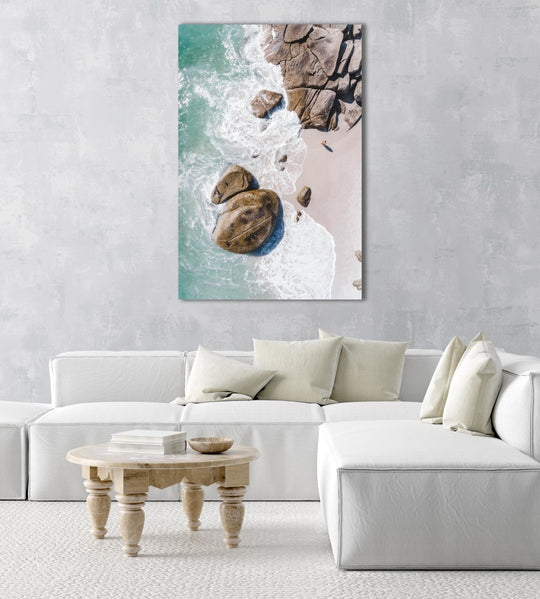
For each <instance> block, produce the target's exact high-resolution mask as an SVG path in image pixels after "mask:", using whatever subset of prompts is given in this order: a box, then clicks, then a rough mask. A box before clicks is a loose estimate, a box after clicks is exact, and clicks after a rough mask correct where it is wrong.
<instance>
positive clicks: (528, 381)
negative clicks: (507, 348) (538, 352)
mask: <svg viewBox="0 0 540 599" xmlns="http://www.w3.org/2000/svg"><path fill="white" fill-rule="evenodd" d="M499 357H500V359H501V363H502V366H503V377H502V385H501V390H500V391H499V396H498V398H497V401H496V403H495V407H494V408H493V414H492V416H491V419H492V422H493V429H494V430H495V432H496V434H497V435H498V436H499V437H500V438H501V439H502V440H503V441H505V442H506V443H508V444H509V445H512V446H513V447H515V448H517V449H519V450H520V451H522V452H523V453H526V454H527V455H529V456H531V457H532V458H534V459H535V460H537V461H540V358H535V357H533V356H520V355H517V354H510V353H504V352H499Z"/></svg>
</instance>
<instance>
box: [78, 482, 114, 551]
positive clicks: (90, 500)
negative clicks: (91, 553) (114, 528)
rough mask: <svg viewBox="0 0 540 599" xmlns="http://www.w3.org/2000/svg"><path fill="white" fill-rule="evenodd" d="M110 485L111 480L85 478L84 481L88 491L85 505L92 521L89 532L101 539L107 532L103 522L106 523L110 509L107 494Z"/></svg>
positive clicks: (109, 499)
mask: <svg viewBox="0 0 540 599" xmlns="http://www.w3.org/2000/svg"><path fill="white" fill-rule="evenodd" d="M111 485H112V481H110V480H103V481H102V480H99V479H87V480H85V481H84V486H85V487H86V492H87V493H88V497H87V498H86V507H87V509H88V514H89V516H90V522H91V523H92V531H91V532H92V536H93V537H94V538H96V539H103V537H104V536H105V535H106V534H107V529H106V528H105V524H107V518H108V517H109V511H110V509H111V498H110V496H109V490H110V488H111Z"/></svg>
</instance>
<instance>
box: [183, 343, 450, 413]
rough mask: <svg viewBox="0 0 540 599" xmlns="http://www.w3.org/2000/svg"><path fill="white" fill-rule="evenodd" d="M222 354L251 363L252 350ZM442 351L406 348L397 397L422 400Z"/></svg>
mask: <svg viewBox="0 0 540 599" xmlns="http://www.w3.org/2000/svg"><path fill="white" fill-rule="evenodd" d="M217 353H219V354H220V355H222V356H229V357H231V358H234V359H235V360H240V361H242V362H246V364H253V352H252V351H231V350H230V351H217ZM441 355H442V352H441V351H440V350H439V349H408V350H407V351H406V352H405V362H404V367H403V378H402V381H401V390H400V392H399V399H401V400H403V401H413V402H419V401H422V398H423V397H424V394H425V392H426V389H427V386H428V384H429V381H430V379H431V377H432V375H433V372H434V371H435V368H436V367H437V364H438V363H439V360H440V357H441ZM196 356H197V352H189V353H188V354H187V355H186V380H189V375H190V371H191V368H192V366H193V362H194V361H195V357H196Z"/></svg>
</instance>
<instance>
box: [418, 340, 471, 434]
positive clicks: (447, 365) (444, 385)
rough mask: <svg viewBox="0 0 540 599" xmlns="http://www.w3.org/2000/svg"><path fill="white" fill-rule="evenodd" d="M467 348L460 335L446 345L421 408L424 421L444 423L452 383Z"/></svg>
mask: <svg viewBox="0 0 540 599" xmlns="http://www.w3.org/2000/svg"><path fill="white" fill-rule="evenodd" d="M466 348H467V346H466V345H465V344H464V343H463V341H461V339H460V338H459V337H454V338H453V339H452V340H451V341H450V343H449V344H448V345H447V346H446V349H445V350H444V352H443V355H442V356H441V359H440V360H439V363H438V364H437V368H435V372H434V373H433V376H432V377H431V381H430V382H429V386H428V388H427V391H426V394H425V395H424V401H423V402H422V407H421V409H420V420H422V422H429V423H431V424H441V423H442V417H443V412H444V405H445V404H446V398H447V397H448V391H449V389H450V383H451V382H452V377H453V376H454V372H455V371H456V368H457V365H458V364H459V361H460V360H461V357H462V356H463V354H464V352H465V349H466Z"/></svg>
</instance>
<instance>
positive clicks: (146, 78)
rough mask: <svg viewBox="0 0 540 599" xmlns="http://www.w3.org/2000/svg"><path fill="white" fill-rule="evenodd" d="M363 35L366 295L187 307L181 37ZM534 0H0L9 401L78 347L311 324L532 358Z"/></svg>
mask: <svg viewBox="0 0 540 599" xmlns="http://www.w3.org/2000/svg"><path fill="white" fill-rule="evenodd" d="M190 21H192V22H204V21H215V22H265V21H266V22H295V21H300V22H301V21H304V22H308V21H309V22H339V21H343V22H361V23H364V24H365V25H366V38H365V78H366V83H365V104H366V109H365V116H366V120H365V137H364V153H365V164H364V172H365V187H364V201H365V208H364V210H365V212H364V215H365V216H364V228H365V243H364V253H365V296H366V299H365V300H364V301H361V302H294V301H292V302H291V301H290V302H285V301H282V302H191V303H190V302H180V301H179V300H178V299H177V281H176V278H177V264H176V235H177V233H176V173H177V158H176V154H177V134H176V130H177V122H176V119H177V112H176V110H177V83H176V71H177V57H176V54H177V49H176V44H177V25H178V23H180V22H190ZM539 107H540V0H530V1H529V2H527V3H525V2H519V1H511V0H499V1H497V2H493V0H485V1H476V2H474V1H471V0H439V1H435V0H411V1H405V0H359V1H352V0H349V1H345V0H343V1H339V0H332V1H321V0H319V1H316V0H296V1H295V2H291V1H290V0H274V1H273V2H269V3H261V2H255V1H242V0H215V1H212V0H200V1H195V0H185V1H177V2H172V1H171V2H167V1H166V0H130V1H129V2H126V1H125V0H108V1H106V0H102V1H97V0H47V2H44V1H42V0H13V1H10V0H7V1H6V0H4V1H3V2H1V3H0V189H1V191H2V194H1V200H2V207H1V211H0V253H1V254H0V255H1V262H0V354H1V355H0V398H1V399H13V400H20V401H48V399H49V393H48V371H47V364H48V359H49V357H50V356H51V355H53V354H55V353H58V352H61V351H65V350H70V349H105V348H109V349H120V348H126V349H143V348H147V349H155V348H164V349H165V348H166V349H170V348H179V349H193V348H196V346H197V344H198V343H199V342H200V343H203V344H205V345H207V346H208V347H210V348H218V347H219V348H224V347H230V348H238V349H243V348H249V347H250V346H251V337H252V336H260V337H267V338H283V339H292V338H310V337H313V336H315V335H316V333H317V327H318V326H319V325H320V326H321V327H324V328H325V329H328V330H330V331H335V332H338V333H345V334H349V335H358V336H364V337H367V338H378V339H392V340H402V339H410V340H411V345H412V346H413V347H441V346H443V345H444V344H445V343H446V342H447V341H448V339H449V338H450V337H452V336H453V335H455V334H460V335H463V336H464V337H465V338H469V337H471V336H472V335H473V334H474V333H476V331H477V330H479V329H483V330H484V332H485V333H486V334H487V335H489V336H490V337H491V338H492V339H493V340H494V341H495V343H496V344H497V345H498V346H504V347H505V348H506V349H509V350H513V351H517V352H524V353H526V352H528V353H536V354H539V355H540V325H539V322H540V235H539V232H538V231H539V225H540V205H539V204H540V203H539V195H540V194H539V190H540V169H539V168H538V164H539V159H540V155H539V154H540V152H539V149H540V148H539V136H540V110H539Z"/></svg>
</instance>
